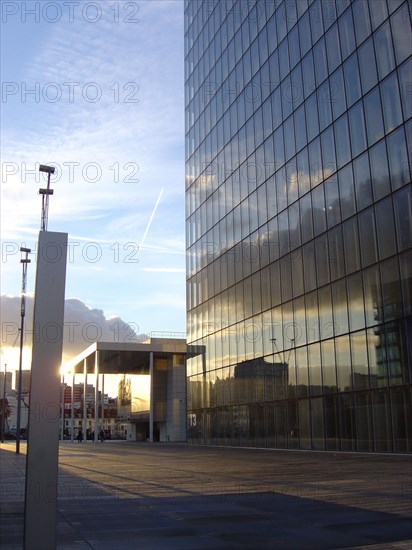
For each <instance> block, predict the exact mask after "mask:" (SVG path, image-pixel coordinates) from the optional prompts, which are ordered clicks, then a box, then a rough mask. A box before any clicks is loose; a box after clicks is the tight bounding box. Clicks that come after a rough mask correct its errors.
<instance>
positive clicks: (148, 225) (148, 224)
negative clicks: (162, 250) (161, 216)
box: [140, 187, 165, 250]
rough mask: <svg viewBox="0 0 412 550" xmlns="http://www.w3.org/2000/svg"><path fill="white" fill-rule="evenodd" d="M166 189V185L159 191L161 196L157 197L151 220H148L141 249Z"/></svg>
mask: <svg viewBox="0 0 412 550" xmlns="http://www.w3.org/2000/svg"><path fill="white" fill-rule="evenodd" d="M164 190H165V188H164V187H162V188H161V190H160V193H159V196H158V197H157V201H156V204H155V205H154V208H153V212H152V214H151V216H150V218H149V221H148V222H147V226H146V229H145V232H144V234H143V239H142V242H141V243H140V250H141V249H142V248H143V245H144V242H145V240H146V237H147V234H148V232H149V229H150V226H151V224H152V221H153V218H154V215H155V213H156V210H157V207H158V206H159V202H160V199H161V198H162V195H163V191H164Z"/></svg>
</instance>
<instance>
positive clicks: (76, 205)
mask: <svg viewBox="0 0 412 550" xmlns="http://www.w3.org/2000/svg"><path fill="white" fill-rule="evenodd" d="M1 30H2V39H1V41H2V44H1V50H2V60H1V61H2V103H1V110H2V113H1V114H2V122H1V138H2V185H1V237H2V263H1V276H2V282H1V294H2V295H8V296H9V297H16V299H15V300H11V301H10V302H9V304H11V305H10V307H15V306H16V305H17V304H18V300H19V296H20V287H21V265H20V261H19V260H20V253H18V248H19V247H20V246H22V245H25V246H28V247H30V248H32V249H33V250H35V247H36V241H37V235H38V231H39V227H40V211H41V199H40V196H39V195H38V189H39V187H44V185H45V181H44V180H43V179H42V178H40V175H39V174H37V173H36V171H35V169H36V163H38V164H39V163H41V164H49V165H54V166H56V168H57V171H56V175H55V177H54V178H53V179H52V188H53V189H54V195H53V196H52V197H51V199H50V210H49V224H48V228H49V230H50V231H62V232H67V233H68V234H69V243H70V244H69V260H68V266H67V284H66V299H72V300H73V299H74V300H76V302H72V304H80V306H81V307H80V308H79V315H84V322H88V317H87V315H88V311H89V310H90V311H91V312H93V310H101V311H100V313H99V314H100V316H101V318H102V319H104V322H110V320H111V319H112V318H114V317H116V318H118V319H119V320H120V322H126V323H130V324H131V325H132V326H133V328H134V329H135V331H136V332H138V333H148V332H151V331H175V332H183V331H185V242H184V241H185V237H184V104H183V85H184V82H183V3H182V1H181V0H177V1H175V0H160V1H157V0H149V1H138V2H125V1H115V2H109V1H107V2H106V1H98V2H96V1H94V2H87V1H83V2H63V3H61V2H39V1H37V2H27V1H26V2H2V29H1ZM34 276H35V264H34V263H32V264H31V265H30V266H29V277H28V284H27V289H28V292H29V293H30V292H33V290H34ZM83 306H86V307H83ZM94 313H95V312H94ZM8 315H12V314H11V313H9V310H8V309H7V308H6V310H5V311H4V310H3V318H2V326H3V325H4V323H5V322H7V321H9V320H10V318H8ZM91 318H96V317H95V316H94V317H93V316H92V317H91ZM78 336H79V338H80V339H81V333H80V332H79V334H78ZM89 343H90V342H85V345H84V346H83V347H86V346H87V345H89ZM2 344H3V345H5V346H6V347H7V345H9V344H10V342H9V341H5V340H4V337H3V336H2ZM68 351H69V350H67V349H66V355H67V353H68Z"/></svg>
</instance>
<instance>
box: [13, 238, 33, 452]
mask: <svg viewBox="0 0 412 550" xmlns="http://www.w3.org/2000/svg"><path fill="white" fill-rule="evenodd" d="M20 252H23V254H25V255H26V257H25V258H22V259H21V260H20V262H21V263H22V264H23V275H22V284H21V307H20V316H21V321H20V359H19V382H18V385H17V433H16V454H19V453H20V419H21V379H22V365H23V344H24V317H25V316H26V280H27V264H29V263H30V262H31V260H29V257H28V256H29V254H30V252H31V249H30V248H23V247H22V248H20Z"/></svg>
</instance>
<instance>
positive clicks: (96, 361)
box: [93, 349, 99, 442]
mask: <svg viewBox="0 0 412 550" xmlns="http://www.w3.org/2000/svg"><path fill="white" fill-rule="evenodd" d="M95 353H96V354H95V356H94V380H95V386H94V438H93V439H94V441H95V442H96V441H99V352H98V350H97V349H96V352H95Z"/></svg>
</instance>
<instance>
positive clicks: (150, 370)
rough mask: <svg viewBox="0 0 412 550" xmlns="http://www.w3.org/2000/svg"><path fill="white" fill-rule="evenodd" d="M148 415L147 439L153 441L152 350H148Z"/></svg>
mask: <svg viewBox="0 0 412 550" xmlns="http://www.w3.org/2000/svg"><path fill="white" fill-rule="evenodd" d="M149 372H150V416H149V441H150V443H153V413H154V399H153V388H154V383H153V377H154V365H153V351H151V352H150V363H149Z"/></svg>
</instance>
